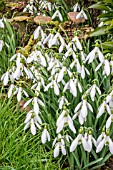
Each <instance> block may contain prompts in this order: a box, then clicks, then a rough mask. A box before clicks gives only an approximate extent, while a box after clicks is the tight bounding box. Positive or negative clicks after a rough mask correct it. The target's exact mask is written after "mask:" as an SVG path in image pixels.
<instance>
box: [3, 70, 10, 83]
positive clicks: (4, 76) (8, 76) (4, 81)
mask: <svg viewBox="0 0 113 170" xmlns="http://www.w3.org/2000/svg"><path fill="white" fill-rule="evenodd" d="M9 79H11V77H10V71H9V70H8V71H7V72H6V73H4V74H3V75H2V77H1V81H3V84H4V86H7V85H8V82H9Z"/></svg>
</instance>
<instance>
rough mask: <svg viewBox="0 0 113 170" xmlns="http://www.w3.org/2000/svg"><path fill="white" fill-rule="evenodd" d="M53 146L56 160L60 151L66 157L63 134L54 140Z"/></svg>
mask: <svg viewBox="0 0 113 170" xmlns="http://www.w3.org/2000/svg"><path fill="white" fill-rule="evenodd" d="M53 146H55V149H54V158H56V157H57V156H58V155H59V153H60V150H61V152H62V154H63V155H66V149H65V143H64V137H63V136H62V135H61V134H58V136H57V137H56V138H55V139H54V141H53Z"/></svg>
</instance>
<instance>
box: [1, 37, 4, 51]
mask: <svg viewBox="0 0 113 170" xmlns="http://www.w3.org/2000/svg"><path fill="white" fill-rule="evenodd" d="M3 44H4V42H3V40H0V52H1V51H2V48H3Z"/></svg>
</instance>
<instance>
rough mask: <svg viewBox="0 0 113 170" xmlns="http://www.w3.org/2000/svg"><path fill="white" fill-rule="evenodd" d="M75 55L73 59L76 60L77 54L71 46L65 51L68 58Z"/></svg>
mask: <svg viewBox="0 0 113 170" xmlns="http://www.w3.org/2000/svg"><path fill="white" fill-rule="evenodd" d="M71 55H72V56H73V59H74V60H76V54H75V52H74V51H73V49H72V48H69V49H68V50H67V52H66V53H65V57H66V58H67V57H69V56H71Z"/></svg>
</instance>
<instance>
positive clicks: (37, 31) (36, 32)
mask: <svg viewBox="0 0 113 170" xmlns="http://www.w3.org/2000/svg"><path fill="white" fill-rule="evenodd" d="M40 34H41V37H42V39H41V41H44V39H45V36H46V34H45V33H44V31H43V30H42V28H41V26H38V28H37V29H36V30H35V31H34V33H33V35H34V40H36V39H37V38H38V37H39V35H40Z"/></svg>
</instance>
